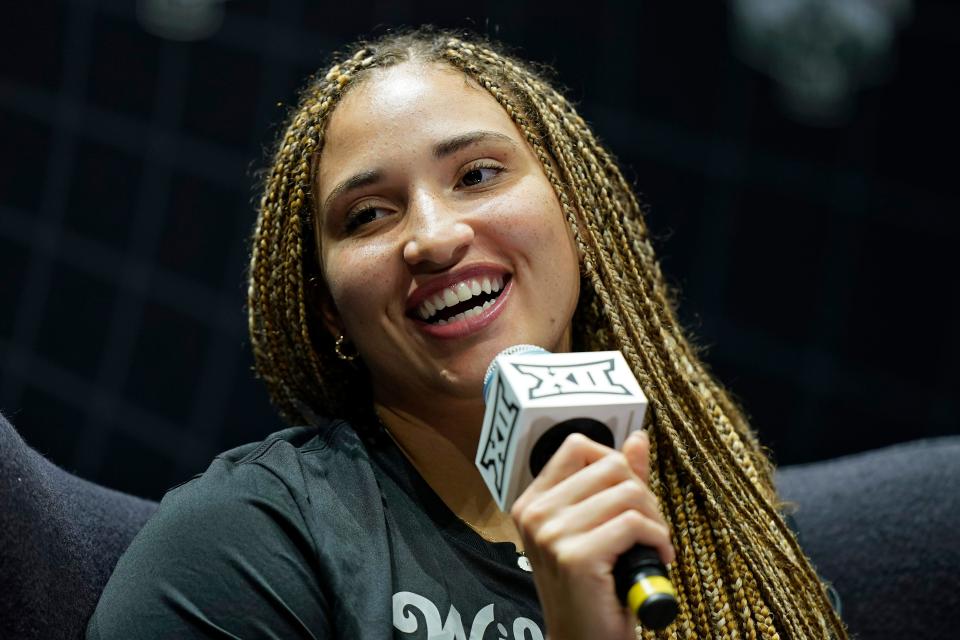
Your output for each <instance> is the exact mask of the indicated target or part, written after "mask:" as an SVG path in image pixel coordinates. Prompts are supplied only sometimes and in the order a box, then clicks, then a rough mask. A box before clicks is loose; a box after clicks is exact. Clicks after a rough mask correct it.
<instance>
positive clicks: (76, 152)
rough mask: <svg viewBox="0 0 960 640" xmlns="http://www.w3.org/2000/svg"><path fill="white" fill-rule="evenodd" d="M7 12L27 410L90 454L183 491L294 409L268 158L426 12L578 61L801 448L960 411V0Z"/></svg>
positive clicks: (706, 344)
mask: <svg viewBox="0 0 960 640" xmlns="http://www.w3.org/2000/svg"><path fill="white" fill-rule="evenodd" d="M2 12H3V19H2V20H0V37H2V41H3V42H4V55H3V56H0V149H2V158H3V161H2V162H3V164H2V167H3V170H2V171H0V300H2V303H3V309H4V312H3V313H2V314H0V411H2V412H3V413H4V414H5V415H7V416H8V417H9V418H10V419H11V420H12V421H13V422H14V424H15V425H16V426H17V428H18V429H19V430H20V431H21V433H22V434H23V435H24V437H25V438H26V440H27V442H28V443H30V444H32V445H33V446H34V447H36V448H37V449H39V450H40V451H42V452H43V453H44V454H46V455H47V456H48V457H49V458H50V459H52V460H53V461H54V462H56V463H57V464H59V465H61V466H63V467H65V468H66V469H68V470H70V471H73V472H75V473H77V474H79V475H81V476H83V477H86V478H89V479H91V480H94V481H97V482H101V483H103V484H106V485H109V486H112V487H116V488H119V489H123V490H126V491H129V492H132V493H135V494H138V495H142V496H147V497H152V498H158V497H159V496H161V495H162V494H163V492H164V491H165V490H166V489H167V488H168V487H170V486H171V485H173V484H175V483H177V482H180V481H182V480H184V479H186V478H187V477H189V476H190V475H191V474H194V473H197V472H199V471H202V470H203V469H204V468H205V466H206V465H207V464H208V462H209V460H210V459H211V458H212V456H213V455H215V454H216V453H218V452H219V451H222V450H224V449H226V448H229V447H232V446H235V445H237V444H241V443H243V442H248V441H251V440H258V439H261V438H263V437H264V436H265V435H266V434H268V433H270V432H272V431H275V430H277V429H279V428H281V427H282V426H283V425H282V424H281V422H280V420H279V419H278V418H277V417H276V415H275V414H274V412H273V410H272V409H271V407H270V405H269V401H268V399H267V396H266V392H265V390H264V388H263V387H262V385H261V383H260V382H259V381H257V380H256V379H255V377H254V376H253V373H252V370H251V367H252V357H251V354H250V348H249V344H248V339H247V336H246V325H245V316H244V310H243V305H244V293H245V289H246V285H245V282H244V269H245V265H246V261H247V256H248V247H247V241H248V237H249V235H250V232H251V229H252V225H253V223H254V219H255V209H254V203H255V202H256V200H257V199H258V196H257V189H258V183H257V178H256V171H257V170H258V169H260V168H262V167H264V165H265V164H266V163H267V159H266V156H265V150H266V149H268V148H269V147H270V146H271V144H272V141H273V139H274V137H275V136H276V135H277V132H278V128H279V125H280V123H281V122H282V120H283V117H284V115H285V113H286V111H287V109H288V108H289V105H291V104H294V102H295V100H296V90H297V87H298V86H299V85H300V84H301V82H302V81H303V79H304V78H305V77H306V76H307V75H308V74H309V73H312V72H314V71H316V70H317V69H318V68H320V67H321V66H322V65H324V64H325V62H326V61H327V60H328V59H329V57H330V56H331V54H332V52H333V51H335V50H336V49H338V48H341V47H343V46H345V45H346V44H347V43H349V42H351V41H353V40H354V39H355V38H356V37H358V36H360V35H363V34H370V33H374V34H377V33H383V32H384V31H385V30H387V29H389V28H392V27H396V26H402V25H417V24H420V23H426V22H429V23H433V24H437V25H440V26H446V27H456V28H469V29H472V30H474V31H478V32H480V33H482V34H486V35H489V36H491V37H494V38H498V39H501V40H503V41H504V42H506V43H507V44H508V45H510V46H511V47H513V48H514V49H515V50H516V51H517V52H519V53H520V54H521V55H522V56H523V57H526V58H529V59H532V60H536V61H539V62H543V63H547V64H549V65H551V66H552V67H553V68H554V69H555V70H556V72H557V75H558V77H559V80H560V82H561V83H562V84H563V85H564V86H565V87H566V89H567V91H568V93H569V95H570V96H571V97H572V98H573V99H574V100H575V101H576V102H577V103H578V104H579V105H580V109H581V112H582V113H583V114H584V116H585V117H586V118H587V119H588V120H589V121H590V122H591V123H592V124H593V125H594V126H595V128H596V130H597V131H598V133H599V134H600V136H601V137H602V138H603V139H604V140H605V141H606V142H607V143H608V145H609V146H610V147H611V148H612V149H613V150H614V152H615V153H616V155H617V156H618V157H619V159H620V160H621V161H622V163H623V165H624V166H625V169H626V172H627V175H628V177H629V179H630V180H631V181H632V182H633V183H634V184H635V185H636V187H637V190H638V191H639V192H640V193H641V194H642V195H643V199H644V201H645V202H646V203H647V206H648V210H649V219H648V220H649V226H650V227H651V229H652V232H653V234H654V236H655V243H656V246H657V249H658V251H659V253H660V256H661V259H662V262H663V267H664V271H665V273H666V275H667V277H668V278H669V280H670V282H671V284H672V286H673V287H674V288H675V290H676V291H677V292H678V299H679V300H680V314H681V318H682V320H683V323H684V325H685V326H686V327H687V328H688V329H689V330H690V331H691V332H692V334H693V335H695V336H696V342H697V344H699V345H701V346H702V347H703V348H704V349H705V358H706V360H707V362H708V363H709V364H710V365H711V367H712V369H713V370H714V371H715V372H716V374H717V375H718V376H719V378H720V379H721V380H722V381H723V382H724V384H726V385H727V386H728V387H729V388H730V389H731V390H732V392H733V393H734V394H735V396H736V397H737V398H738V399H739V401H740V402H741V403H742V404H743V405H744V407H745V408H746V410H747V412H748V414H749V415H750V416H751V418H752V422H753V425H754V426H755V428H756V429H757V430H758V432H759V434H760V437H761V439H762V440H763V442H764V443H765V444H767V445H768V446H769V447H770V448H771V450H772V453H773V456H774V458H775V459H776V460H777V462H778V463H780V464H791V463H798V462H804V461H811V460H817V459H824V458H830V457H835V456H839V455H843V454H846V453H851V452H855V451H861V450H865V449H871V448H876V447H879V446H883V445H886V444H890V443H895V442H901V441H906V440H912V439H916V438H923V437H930V436H936V435H942V434H950V433H958V432H960V425H958V419H957V416H958V399H957V397H958V394H957V389H958V382H960V381H958V374H957V367H956V366H955V363H956V361H957V359H958V357H960V353H958V350H960V348H958V339H957V332H956V330H957V327H958V311H957V302H956V298H957V286H956V272H957V269H956V267H955V266H954V262H955V258H956V255H957V252H958V244H960V242H958V241H960V225H958V223H957V220H956V219H957V214H958V212H960V211H958V203H960V186H958V185H960V181H958V180H957V179H956V177H955V175H954V173H955V171H956V167H957V161H956V158H955V157H954V150H955V149H956V148H957V143H958V125H957V122H956V121H957V114H958V113H960V99H958V97H957V79H956V70H955V66H956V62H957V60H960V31H958V30H957V29H956V28H955V25H956V24H958V23H960V6H958V5H956V4H955V3H951V2H926V1H925V2H920V1H917V2H910V1H909V0H845V1H844V2H831V1H830V0H776V1H773V0H730V1H729V2H725V3H697V4H696V5H688V4H687V3H665V2H651V1H646V0H634V1H631V2H622V3H621V2H590V3H583V2H578V3H568V4H565V3H562V2H550V3H524V2H519V1H517V0H500V1H495V2H474V3H449V2H442V3H441V2H413V1H412V0H408V1H403V0H391V1H390V2H383V1H365V0H354V1H352V2H337V3H332V2H305V1H304V2H293V1H285V2H242V1H230V2H213V1H207V0H176V1H172V0H139V1H137V2H129V1H120V0H71V1H64V2H53V1H50V0H44V1H42V2H41V1H33V2H30V3H26V2H20V3H8V4H6V5H4V7H3V9H2Z"/></svg>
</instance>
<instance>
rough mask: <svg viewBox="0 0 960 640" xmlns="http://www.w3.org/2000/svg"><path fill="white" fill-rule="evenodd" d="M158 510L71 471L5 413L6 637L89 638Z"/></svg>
mask: <svg viewBox="0 0 960 640" xmlns="http://www.w3.org/2000/svg"><path fill="white" fill-rule="evenodd" d="M156 508H157V504H156V503H154V502H150V501H147V500H141V499H140V498H135V497H133V496H130V495H126V494H123V493H119V492H117V491H112V490H110V489H107V488H105V487H101V486H98V485H96V484H94V483H91V482H87V481H86V480H82V479H80V478H78V477H76V476H73V475H71V474H69V473H67V472H66V471H63V470H62V469H60V468H59V467H57V466H56V465H54V464H53V463H51V462H50V461H48V460H47V459H46V458H44V457H43V456H42V455H40V454H39V453H37V452H36V451H34V450H33V449H31V448H30V447H29V446H27V444H26V443H25V442H24V441H23V439H22V438H21V437H20V436H19V435H18V434H17V432H16V431H15V430H14V429H13V427H12V426H11V425H10V423H9V422H7V420H6V419H5V418H3V416H0V638H10V639H14V638H16V639H23V640H32V639H38V640H40V639H42V640H51V639H53V638H67V639H73V638H82V637H83V632H84V628H85V627H86V624H87V620H88V619H89V617H90V615H91V614H92V613H93V609H94V607H95V606H96V602H97V598H98V597H99V596H100V592H101V591H102V590H103V587H104V585H105V584H106V582H107V578H109V577H110V573H111V572H112V571H113V567H114V565H116V562H117V559H118V558H119V557H120V554H122V553H123V551H124V550H125V549H126V548H127V545H129V544H130V540H131V539H133V536H134V535H135V534H136V533H137V531H139V530H140V527H142V526H143V523H144V522H146V521H147V518H149V517H150V515H152V514H153V512H154V511H155V510H156Z"/></svg>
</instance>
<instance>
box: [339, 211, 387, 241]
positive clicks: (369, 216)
mask: <svg viewBox="0 0 960 640" xmlns="http://www.w3.org/2000/svg"><path fill="white" fill-rule="evenodd" d="M385 215H387V210H386V208H385V207H375V206H369V205H361V206H360V207H359V208H358V209H356V210H354V211H351V212H350V213H348V214H347V216H346V218H344V221H343V230H344V231H345V232H346V233H347V234H348V235H349V234H351V233H353V232H354V231H356V230H357V229H359V228H360V227H362V226H363V225H365V224H369V223H371V222H373V221H375V220H378V219H380V218H382V217H383V216H385Z"/></svg>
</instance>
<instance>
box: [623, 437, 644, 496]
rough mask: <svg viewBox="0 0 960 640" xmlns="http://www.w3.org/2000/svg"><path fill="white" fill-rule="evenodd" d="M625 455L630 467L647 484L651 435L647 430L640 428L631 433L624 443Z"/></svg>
mask: <svg viewBox="0 0 960 640" xmlns="http://www.w3.org/2000/svg"><path fill="white" fill-rule="evenodd" d="M623 455H624V456H626V458H627V462H628V463H629V465H630V469H632V470H633V472H634V473H635V474H637V475H638V476H640V479H641V480H643V483H644V484H646V483H647V481H648V480H649V479H650V437H649V436H648V435H647V432H646V431H644V430H642V429H640V430H638V431H634V432H633V433H631V434H630V435H629V436H628V437H627V440H626V441H625V442H624V443H623Z"/></svg>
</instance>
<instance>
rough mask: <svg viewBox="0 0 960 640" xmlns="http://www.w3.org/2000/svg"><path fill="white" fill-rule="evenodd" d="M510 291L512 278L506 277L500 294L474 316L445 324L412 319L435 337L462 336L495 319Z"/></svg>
mask: <svg viewBox="0 0 960 640" xmlns="http://www.w3.org/2000/svg"><path fill="white" fill-rule="evenodd" d="M512 292H513V278H508V279H506V281H505V282H504V284H503V289H502V290H501V293H500V295H499V296H497V297H496V298H494V299H493V301H492V304H491V305H490V306H489V307H487V308H486V309H482V310H481V311H480V312H479V313H478V314H476V315H474V316H471V317H463V318H461V319H459V320H449V321H448V322H447V323H446V324H436V323H428V322H424V321H423V320H420V319H414V322H415V323H416V324H417V327H418V328H419V329H420V330H421V331H423V332H424V333H426V334H427V335H430V336H433V337H435V338H462V337H464V336H467V335H470V334H472V333H476V332H477V331H480V330H482V329H484V328H485V327H487V326H488V325H490V324H491V323H492V322H493V321H494V320H496V319H497V317H498V316H499V315H500V314H501V313H502V312H503V308H504V306H505V305H506V304H507V300H508V299H509V298H510V294H511V293H512Z"/></svg>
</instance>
